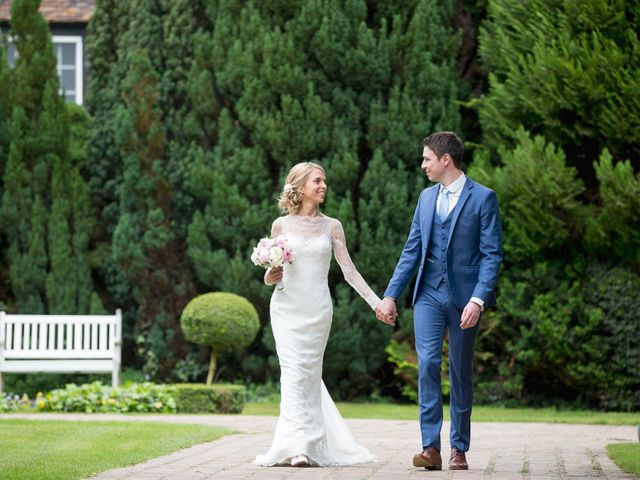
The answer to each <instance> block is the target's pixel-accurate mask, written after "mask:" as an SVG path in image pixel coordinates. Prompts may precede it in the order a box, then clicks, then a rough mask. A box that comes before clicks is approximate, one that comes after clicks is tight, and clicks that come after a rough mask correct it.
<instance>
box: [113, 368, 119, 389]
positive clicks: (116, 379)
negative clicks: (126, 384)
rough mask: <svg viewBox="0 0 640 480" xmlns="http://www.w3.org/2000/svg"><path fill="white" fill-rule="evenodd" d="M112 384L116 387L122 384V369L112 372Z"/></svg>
mask: <svg viewBox="0 0 640 480" xmlns="http://www.w3.org/2000/svg"><path fill="white" fill-rule="evenodd" d="M111 385H112V386H114V387H119V386H120V369H117V370H114V371H113V372H111Z"/></svg>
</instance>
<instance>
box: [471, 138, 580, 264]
mask: <svg viewBox="0 0 640 480" xmlns="http://www.w3.org/2000/svg"><path fill="white" fill-rule="evenodd" d="M515 137H516V140H517V144H516V146H515V147H514V148H513V149H506V148H501V150H500V152H499V155H500V159H501V162H502V166H498V167H493V166H491V165H490V163H489V161H488V158H487V157H486V156H485V157H483V156H480V157H479V158H478V159H476V161H474V164H473V165H472V167H471V168H470V169H469V175H470V176H471V177H472V178H474V179H476V180H477V181H479V182H480V183H482V184H484V185H487V186H488V187H490V188H492V189H493V190H495V191H496V194H497V196H498V199H499V202H500V214H501V219H502V223H503V231H504V238H503V241H504V250H505V263H506V264H508V265H514V266H515V265H517V266H519V267H526V266H529V265H531V263H532V262H535V261H537V260H538V259H543V258H563V256H565V255H566V254H567V253H569V252H567V251H566V250H565V249H563V248H562V247H563V246H564V245H566V244H567V243H568V242H571V241H573V240H575V239H577V238H579V237H580V236H581V235H582V233H583V231H584V224H583V219H582V215H583V214H584V213H586V212H585V208H584V206H583V205H582V203H581V202H580V201H579V196H580V195H581V194H582V193H583V191H584V185H583V183H582V181H581V180H580V179H579V178H577V172H576V170H575V168H572V167H568V166H567V165H566V161H565V155H564V153H563V152H562V151H561V150H559V149H558V148H557V147H556V146H554V145H553V144H552V143H548V142H546V141H545V138H544V137H542V136H536V137H535V138H533V139H532V138H531V136H530V135H529V134H528V133H527V132H526V131H525V130H523V129H519V130H518V131H517V132H516V134H515ZM565 258H566V257H565Z"/></svg>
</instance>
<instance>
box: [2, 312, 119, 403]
mask: <svg viewBox="0 0 640 480" xmlns="http://www.w3.org/2000/svg"><path fill="white" fill-rule="evenodd" d="M121 345H122V312H121V311H120V310H119V309H118V310H116V314H115V315H8V314H7V313H5V312H0V392H2V391H3V387H4V385H3V380H2V374H3V373H111V382H112V384H113V386H114V387H117V386H118V385H119V384H120V353H121V352H120V349H121Z"/></svg>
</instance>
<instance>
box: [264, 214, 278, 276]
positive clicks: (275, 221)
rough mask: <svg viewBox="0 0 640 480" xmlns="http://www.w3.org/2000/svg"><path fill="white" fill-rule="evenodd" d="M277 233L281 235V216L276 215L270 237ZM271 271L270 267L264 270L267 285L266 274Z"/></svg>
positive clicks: (275, 235)
mask: <svg viewBox="0 0 640 480" xmlns="http://www.w3.org/2000/svg"><path fill="white" fill-rule="evenodd" d="M278 235H282V217H278V218H276V219H275V220H274V221H273V223H272V224H271V235H270V237H271V238H275V237H277V236H278ZM270 271H271V269H270V268H267V270H266V271H265V272H264V283H265V285H269V284H268V283H267V274H268V273H269V272H270Z"/></svg>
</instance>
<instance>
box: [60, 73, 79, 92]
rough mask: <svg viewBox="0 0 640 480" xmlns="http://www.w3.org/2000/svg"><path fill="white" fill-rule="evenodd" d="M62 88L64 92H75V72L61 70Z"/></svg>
mask: <svg viewBox="0 0 640 480" xmlns="http://www.w3.org/2000/svg"><path fill="white" fill-rule="evenodd" d="M60 82H61V83H62V88H63V90H64V91H65V92H69V91H74V92H75V90H76V71H75V70H63V71H62V75H61V78H60Z"/></svg>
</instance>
